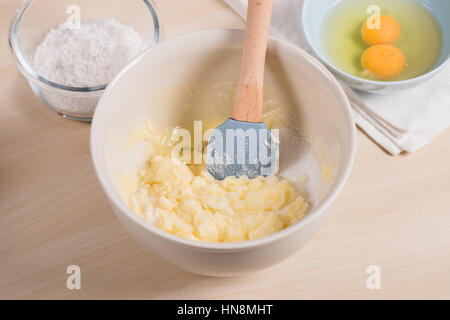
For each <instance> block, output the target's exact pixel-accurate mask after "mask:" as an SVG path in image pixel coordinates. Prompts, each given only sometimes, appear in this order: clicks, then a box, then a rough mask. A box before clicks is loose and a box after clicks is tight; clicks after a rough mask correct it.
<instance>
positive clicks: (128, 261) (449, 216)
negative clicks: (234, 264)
mask: <svg viewBox="0 0 450 320" xmlns="http://www.w3.org/2000/svg"><path fill="white" fill-rule="evenodd" d="M49 1H50V0H49ZM20 2H21V1H20V0H2V2H1V4H0V6H1V9H0V43H1V46H0V298H12V299H16V298H31V299H46V298H55V299H66V298H67V299H81V298H99V299H106V298H113V299H118V298H123V299H134V298H135V299H165V298H168V299H170V298H172V299H187V298H193V299H195V298H199V299H202V298H213V299H215V298H225V299H227V298H235V299H241V298H242V299H244V298H249V299H252V298H254V299H259V298H275V299H277V298H278V299H281V298H286V299H302V298H338V299H344V298H356V299H361V298H374V299H380V298H389V299H392V298H426V299H430V298H442V299H449V298H450V277H449V271H450V232H449V230H450V200H449V196H450V130H447V132H445V133H443V134H441V135H440V136H439V137H438V138H436V139H435V141H434V142H433V143H432V144H431V145H430V146H428V147H426V148H424V149H423V150H420V151H418V152H416V153H414V154H411V155H405V156H400V157H395V158H393V157H390V156H388V155H387V154H385V153H384V152H383V151H382V150H381V149H380V148H378V147H377V146H376V145H375V144H374V143H373V142H372V141H370V139H369V138H368V137H366V136H365V135H364V134H363V133H361V132H360V131H359V132H358V151H357V157H356V162H355V166H354V169H353V172H352V174H351V177H350V179H349V181H348V183H347V185H346V186H345V189H344V190H343V192H342V194H341V195H340V197H339V199H338V201H337V203H336V205H335V207H334V212H333V214H332V216H331V218H330V219H329V220H328V222H327V224H326V225H325V226H324V227H323V228H322V229H321V230H320V232H319V233H318V234H317V235H316V236H315V237H314V239H313V240H312V241H311V242H310V243H309V244H308V245H307V246H306V247H305V248H304V249H303V250H301V251H300V252H299V253H298V254H296V255H295V256H294V257H292V258H291V259H289V260H287V261H285V262H283V263H282V264H280V265H278V266H275V267H273V268H271V269H268V270H265V271H262V272H259V273H256V274H252V275H248V276H245V277H240V278H230V279H215V278H207V277H201V276H196V275H192V274H189V273H186V272H183V271H181V270H178V269H176V268H174V267H172V266H170V265H168V264H166V263H165V262H163V261H162V260H159V259H158V258H156V257H153V256H151V255H149V254H147V253H146V252H145V251H144V250H143V249H142V248H141V247H140V246H139V245H138V244H137V243H136V242H134V241H133V240H132V239H130V237H129V236H128V235H127V234H126V233H125V231H124V230H123V228H122V227H121V226H120V225H119V222H118V221H117V220H116V219H115V217H114V216H113V213H112V212H111V209H110V207H109V205H108V202H107V199H106V197H105V196H104V195H103V192H102V190H101V188H100V186H99V184H98V182H97V180H96V177H95V174H94V170H93V168H92V164H91V159H90V154H89V125H88V124H83V123H78V122H73V121H70V120H65V119H62V118H60V117H59V116H58V115H55V114H54V113H52V112H50V111H48V110H47V109H46V108H45V107H43V106H42V105H40V103H39V102H38V100H37V99H36V98H35V96H34V95H33V93H32V92H31V90H30V88H29V86H28V84H27V82H26V81H25V79H24V78H23V77H22V76H21V75H20V74H19V72H18V71H17V70H16V67H15V66H14V63H13V60H12V58H11V57H10V53H9V49H8V47H7V45H6V37H7V29H8V26H9V22H10V19H11V17H12V15H13V12H14V10H15V9H16V8H17V7H18V5H19V3H20ZM157 4H158V7H159V9H160V11H161V14H162V19H163V23H164V28H165V36H166V37H169V36H173V35H176V34H180V33H183V32H188V31H193V30H199V29H207V28H224V27H226V28H228V27H240V28H242V27H243V22H242V21H241V20H240V19H239V17H238V16H237V15H235V14H234V13H233V12H232V11H231V10H230V9H228V8H227V7H226V6H225V5H224V4H223V3H222V2H221V1H220V0H184V1H177V0H159V1H157ZM72 264H76V265H79V266H80V267H81V270H82V283H81V286H82V289H81V290H73V291H71V290H68V289H66V277H67V275H66V273H65V272H66V268H67V266H68V265H72ZM372 264H376V265H379V266H380V268H381V271H382V289H381V290H374V291H371V290H368V289H367V288H366V279H367V275H366V268H367V267H368V266H369V265H372Z"/></svg>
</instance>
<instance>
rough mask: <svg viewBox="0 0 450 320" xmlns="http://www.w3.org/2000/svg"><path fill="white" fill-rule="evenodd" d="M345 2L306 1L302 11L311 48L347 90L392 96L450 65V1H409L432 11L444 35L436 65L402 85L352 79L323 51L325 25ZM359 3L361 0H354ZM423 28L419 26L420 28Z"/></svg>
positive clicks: (329, 0) (331, 0)
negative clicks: (330, 14)
mask: <svg viewBox="0 0 450 320" xmlns="http://www.w3.org/2000/svg"><path fill="white" fill-rule="evenodd" d="M340 1H342V0H304V2H303V9H302V23H303V32H304V33H305V37H306V39H307V41H308V44H309V46H310V47H311V49H312V50H313V52H314V53H315V54H316V56H317V57H318V58H319V59H320V60H321V61H322V63H324V64H325V65H326V66H327V67H328V69H330V70H331V72H333V73H334V75H335V76H336V77H337V78H339V79H340V80H342V81H343V82H344V83H345V84H347V85H348V86H350V87H352V88H354V89H358V90H361V91H366V92H377V93H389V92H393V91H398V90H403V89H408V88H412V87H414V86H417V85H420V84H422V83H423V82H425V81H427V80H429V79H431V78H433V77H434V76H435V75H436V74H438V73H439V72H440V71H442V70H443V69H444V67H445V65H446V64H448V63H449V62H450V0H410V1H415V2H418V3H421V4H422V5H423V6H425V7H426V8H427V9H428V10H430V11H431V12H432V13H433V14H434V16H435V17H436V19H437V20H438V22H439V24H440V25H441V29H442V34H443V38H444V39H443V49H442V54H441V57H440V58H439V60H438V62H437V63H436V65H435V66H434V67H433V69H432V70H430V71H429V72H428V73H426V74H424V75H422V76H419V77H416V78H413V79H409V80H403V81H392V82H384V81H371V80H366V79H362V78H359V77H356V76H353V75H350V74H348V73H346V72H344V71H342V70H339V69H338V68H337V67H335V66H334V65H333V64H332V63H330V61H329V60H328V59H327V57H326V54H325V52H324V50H323V47H322V44H323V42H322V37H321V33H322V24H323V21H324V19H325V17H326V15H327V14H328V12H329V11H330V10H331V9H332V8H333V6H335V5H336V4H337V3H339V2H340ZM353 1H358V0H353ZM418 27H420V26H418Z"/></svg>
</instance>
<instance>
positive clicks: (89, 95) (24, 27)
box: [8, 0, 161, 121]
mask: <svg viewBox="0 0 450 320" xmlns="http://www.w3.org/2000/svg"><path fill="white" fill-rule="evenodd" d="M74 6H75V7H74ZM74 8H75V9H78V8H79V13H80V17H81V19H82V20H84V19H94V18H114V19H115V20H116V21H118V22H120V23H122V24H124V25H127V26H130V27H132V28H134V29H135V30H136V31H137V32H138V33H139V35H140V36H141V38H142V40H143V41H144V42H145V43H146V44H147V45H148V46H149V47H150V46H153V45H155V44H156V43H158V41H159V38H160V32H161V30H160V22H159V19H158V14H157V11H156V7H155V6H154V4H153V2H152V1H151V0H133V1H130V0H128V1H123V0H107V1H105V0H103V1H100V0H58V1H54V0H52V1H48V0H24V1H23V2H22V5H21V6H20V8H19V9H17V11H16V14H15V16H14V18H13V21H12V23H11V26H10V29H9V37H8V41H9V46H10V49H11V51H12V54H13V56H14V58H15V60H16V64H17V67H18V69H19V70H20V72H21V73H22V74H23V75H24V76H25V77H26V78H27V80H28V82H29V84H30V86H31V89H32V90H33V92H34V93H35V95H36V96H37V97H38V98H39V100H40V101H41V102H42V103H43V104H44V105H45V106H47V107H48V108H49V109H50V110H52V111H54V112H56V113H58V114H60V115H61V116H63V117H65V118H69V119H73V120H79V121H91V119H92V115H93V114H94V110H95V107H96V105H97V102H98V100H99V98H100V97H101V95H102V94H103V91H104V89H105V88H106V86H107V83H105V84H101V85H98V86H95V87H69V86H65V85H62V84H59V83H55V82H52V81H49V80H47V79H45V78H44V77H42V76H40V75H39V74H37V73H36V72H35V71H34V70H33V68H32V64H31V59H32V57H33V55H34V52H35V51H36V49H37V47H38V46H39V44H40V43H41V42H42V41H43V40H44V38H45V36H46V35H47V33H48V32H49V31H50V29H51V28H56V27H57V26H58V25H60V24H61V23H63V22H66V21H68V19H69V17H70V16H71V15H72V14H73V12H74V11H73V9H74Z"/></svg>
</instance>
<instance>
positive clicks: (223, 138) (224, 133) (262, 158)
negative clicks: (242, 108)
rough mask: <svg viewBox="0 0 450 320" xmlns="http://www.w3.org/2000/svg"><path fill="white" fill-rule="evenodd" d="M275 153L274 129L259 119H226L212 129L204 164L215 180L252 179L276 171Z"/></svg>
mask: <svg viewBox="0 0 450 320" xmlns="http://www.w3.org/2000/svg"><path fill="white" fill-rule="evenodd" d="M278 156H279V140H278V130H272V131H271V130H269V129H268V128H267V126H266V125H265V124H264V123H263V122H259V123H252V122H244V121H237V120H233V119H228V120H227V121H225V122H224V123H223V124H222V125H220V126H219V127H217V128H216V129H214V130H212V133H211V136H210V138H209V144H208V148H207V159H206V168H207V170H208V172H209V173H210V174H211V175H212V176H213V177H214V178H215V179H216V180H223V179H225V178H226V177H228V176H234V177H241V176H247V177H249V178H250V179H252V178H256V177H258V176H268V175H272V174H275V173H277V172H278Z"/></svg>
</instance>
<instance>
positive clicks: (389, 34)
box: [361, 15, 400, 46]
mask: <svg viewBox="0 0 450 320" xmlns="http://www.w3.org/2000/svg"><path fill="white" fill-rule="evenodd" d="M369 19H370V18H369ZM361 35H362V38H363V40H364V42H365V43H367V44H368V45H369V46H372V45H376V44H391V43H395V42H396V41H397V40H398V38H399V37H400V25H399V24H398V22H397V20H395V19H394V18H392V17H391V16H386V15H381V16H380V25H379V28H377V27H376V26H373V27H372V26H371V25H370V23H369V20H367V21H366V22H365V23H364V25H363V27H362V30H361Z"/></svg>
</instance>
